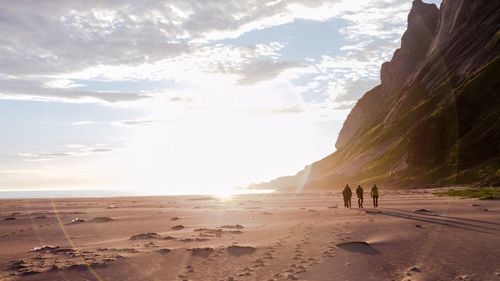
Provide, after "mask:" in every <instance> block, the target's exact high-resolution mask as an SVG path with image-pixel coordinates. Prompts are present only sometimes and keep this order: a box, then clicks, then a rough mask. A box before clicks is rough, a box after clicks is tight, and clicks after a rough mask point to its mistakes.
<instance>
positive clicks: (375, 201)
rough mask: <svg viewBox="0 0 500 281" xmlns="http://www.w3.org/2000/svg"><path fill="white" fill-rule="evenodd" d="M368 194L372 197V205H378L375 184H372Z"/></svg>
mask: <svg viewBox="0 0 500 281" xmlns="http://www.w3.org/2000/svg"><path fill="white" fill-rule="evenodd" d="M370 196H371V197H372V198H373V207H378V187H377V185H376V184H374V185H373V187H372V190H371V192H370Z"/></svg>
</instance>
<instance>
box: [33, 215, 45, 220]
mask: <svg viewBox="0 0 500 281" xmlns="http://www.w3.org/2000/svg"><path fill="white" fill-rule="evenodd" d="M46 218H47V216H46V215H39V216H36V217H35V219H46Z"/></svg>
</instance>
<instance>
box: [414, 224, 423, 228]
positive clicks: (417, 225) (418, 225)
mask: <svg viewBox="0 0 500 281" xmlns="http://www.w3.org/2000/svg"><path fill="white" fill-rule="evenodd" d="M415 227H418V228H424V227H423V226H421V225H420V224H416V225H415Z"/></svg>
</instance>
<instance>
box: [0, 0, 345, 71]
mask: <svg viewBox="0 0 500 281" xmlns="http://www.w3.org/2000/svg"><path fill="white" fill-rule="evenodd" d="M334 2H338V1H334ZM325 3H328V4H330V5H331V4H332V2H331V1H326V0H320V1H319V0H318V1H311V0H295V1H273V2H269V1H267V0H257V1H218V0H207V1H203V2H200V1H199V0H183V1H153V0H145V1H105V2H102V1H97V0H89V1H85V2H84V3H83V2H80V1H77V0H68V1H64V2H57V1H36V2H26V1H0V26H1V27H2V28H1V29H0V38H1V39H0V42H1V44H0V46H1V47H0V62H1V63H0V73H5V74H9V75H48V74H52V75H54V74H59V73H67V72H74V71H78V70H82V69H85V68H88V67H92V66H95V65H139V64H143V63H151V62H155V61H160V60H163V59H166V58H170V57H175V56H178V55H180V54H183V53H189V52H191V44H190V43H189V42H190V41H195V40H200V39H201V40H204V38H208V37H209V34H214V33H217V34H219V36H221V34H225V35H224V36H228V35H229V33H232V34H233V36H237V35H239V34H241V33H243V32H245V31H248V30H251V29H256V28H263V27H266V26H271V25H276V24H280V23H282V22H284V21H288V22H290V21H292V20H293V19H294V18H297V17H303V16H307V15H301V11H302V10H301V9H297V7H304V8H308V9H311V8H318V9H319V8H320V7H322V6H324V5H325ZM292 8H293V9H292ZM304 12H305V10H304Z"/></svg>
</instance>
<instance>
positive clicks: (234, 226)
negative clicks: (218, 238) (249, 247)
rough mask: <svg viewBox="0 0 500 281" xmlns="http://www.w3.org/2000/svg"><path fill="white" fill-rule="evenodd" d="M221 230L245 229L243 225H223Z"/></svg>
mask: <svg viewBox="0 0 500 281" xmlns="http://www.w3.org/2000/svg"><path fill="white" fill-rule="evenodd" d="M220 228H227V229H243V228H245V227H243V225H241V224H236V225H223V226H221V227H220Z"/></svg>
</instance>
